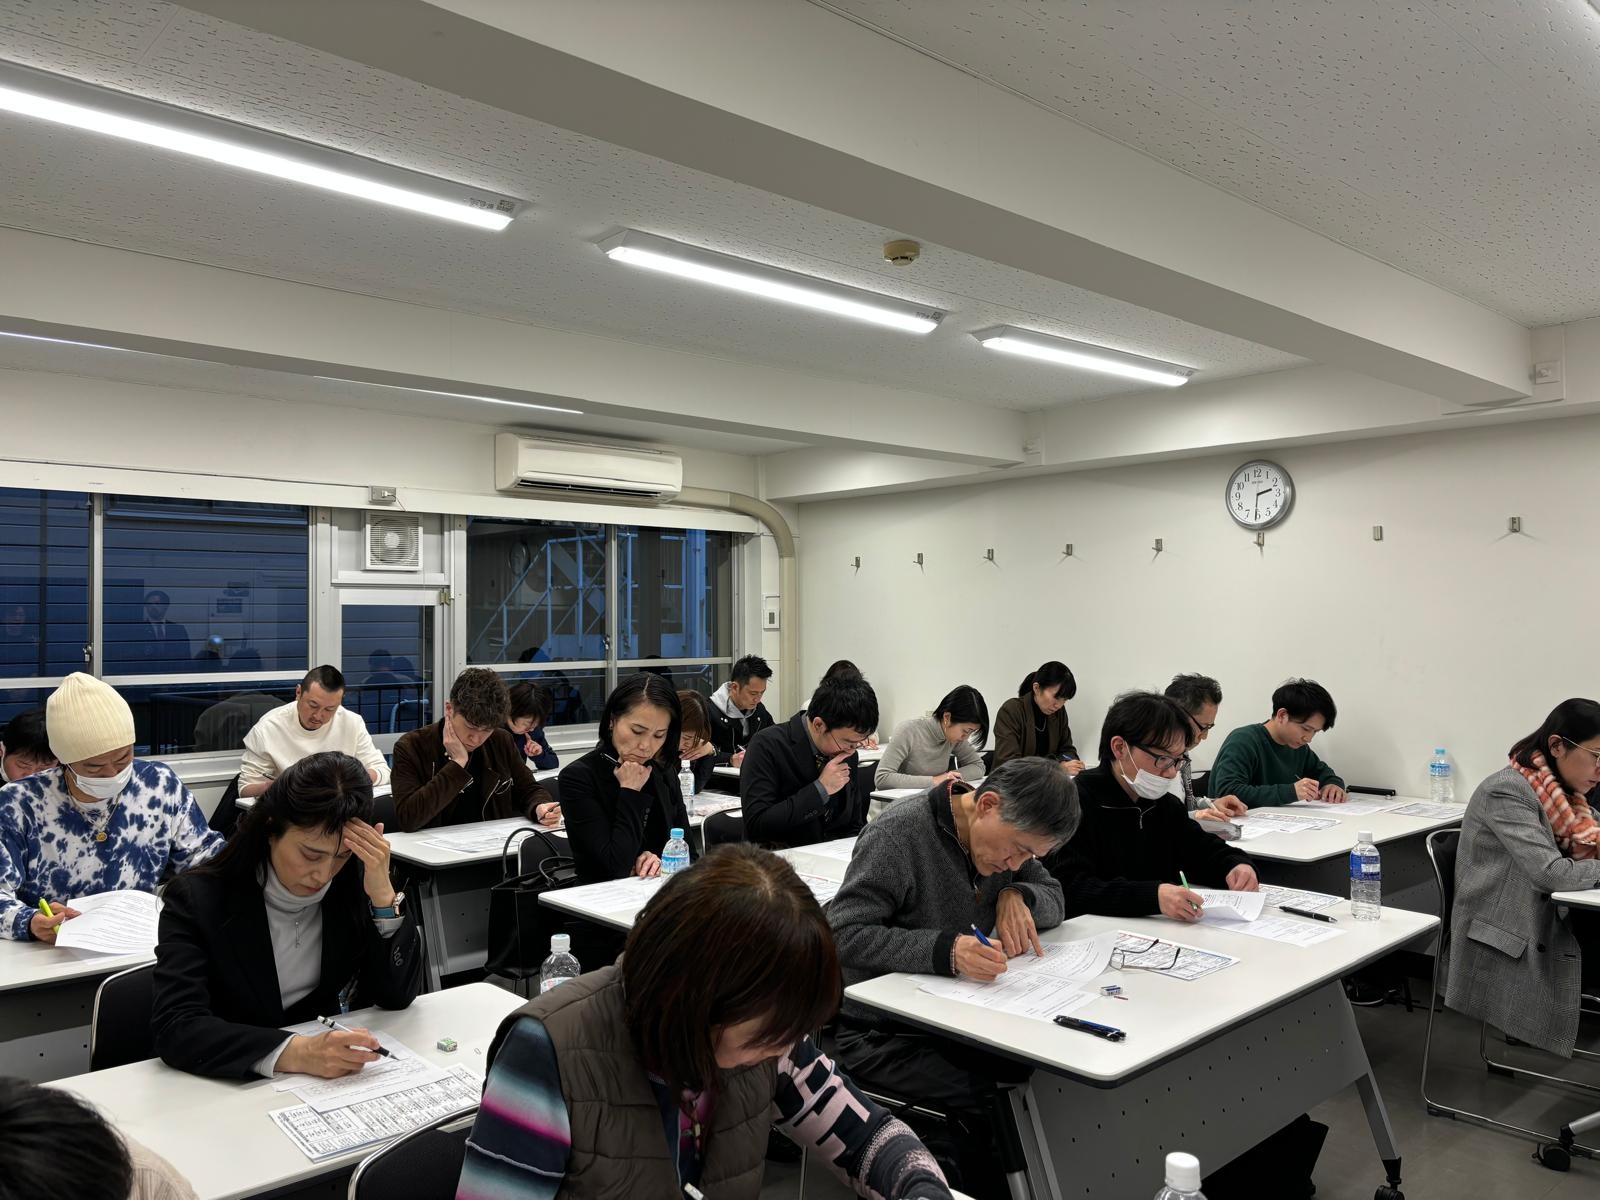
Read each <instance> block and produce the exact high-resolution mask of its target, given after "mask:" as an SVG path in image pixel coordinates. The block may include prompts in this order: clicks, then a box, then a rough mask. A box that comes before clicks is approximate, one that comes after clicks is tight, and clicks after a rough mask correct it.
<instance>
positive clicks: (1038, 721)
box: [993, 661, 1083, 775]
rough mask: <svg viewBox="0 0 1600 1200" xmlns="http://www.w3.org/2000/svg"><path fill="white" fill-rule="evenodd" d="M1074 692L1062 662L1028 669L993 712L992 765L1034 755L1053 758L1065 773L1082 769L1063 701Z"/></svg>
mask: <svg viewBox="0 0 1600 1200" xmlns="http://www.w3.org/2000/svg"><path fill="white" fill-rule="evenodd" d="M1077 694H1078V681H1077V680H1076V679H1074V678H1073V677H1072V672H1071V671H1070V670H1068V668H1067V664H1066V663H1062V662H1053V661H1052V662H1047V663H1045V664H1044V665H1042V666H1041V667H1040V668H1039V669H1038V670H1037V671H1029V672H1028V674H1027V676H1026V677H1025V678H1024V679H1023V681H1022V684H1021V686H1020V687H1018V688H1017V694H1016V695H1015V696H1013V697H1012V698H1011V699H1010V700H1007V701H1006V702H1005V703H1004V704H1002V705H1001V706H1000V711H999V712H998V713H997V714H996V715H995V721H994V763H993V765H994V766H996V767H998V766H999V765H1000V764H1001V763H1007V762H1010V761H1011V760H1012V759H1013V758H1030V757H1032V756H1034V755H1037V756H1039V757H1040V758H1050V759H1055V760H1056V761H1057V762H1059V763H1060V764H1061V769H1062V770H1063V771H1065V772H1066V773H1067V774H1068V775H1076V774H1077V773H1078V772H1079V771H1081V770H1083V760H1082V759H1081V758H1079V757H1078V748H1077V747H1076V746H1075V745H1073V742H1072V726H1071V725H1070V724H1069V723H1068V722H1067V701H1068V700H1071V699H1072V698H1073V697H1074V696H1076V695H1077Z"/></svg>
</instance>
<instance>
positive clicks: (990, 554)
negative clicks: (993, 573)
mask: <svg viewBox="0 0 1600 1200" xmlns="http://www.w3.org/2000/svg"><path fill="white" fill-rule="evenodd" d="M983 561H984V562H994V547H993V546H990V547H989V548H988V549H987V550H985V551H984V552H983ZM995 565H996V566H999V565H1000V564H999V563H995Z"/></svg>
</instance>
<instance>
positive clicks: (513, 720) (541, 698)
mask: <svg viewBox="0 0 1600 1200" xmlns="http://www.w3.org/2000/svg"><path fill="white" fill-rule="evenodd" d="M508 694H509V695H510V697H511V708H510V709H509V710H508V711H509V715H508V716H507V717H506V731H507V732H508V733H510V734H511V736H512V737H513V738H515V739H516V742H517V745H518V746H519V747H520V748H521V750H522V757H524V758H526V759H527V760H528V762H529V765H531V766H532V767H533V769H534V770H535V771H553V770H555V769H556V768H557V767H559V766H560V765H561V759H560V757H559V756H558V755H557V754H556V752H555V751H554V750H553V749H551V747H550V742H549V739H548V738H538V737H534V736H533V735H534V734H536V733H538V732H539V730H541V729H543V728H544V726H545V723H546V722H547V721H549V720H550V711H551V710H552V709H553V708H554V707H555V703H556V702H555V697H553V696H552V695H551V694H550V691H549V689H548V688H544V687H540V686H539V685H538V684H537V683H533V682H530V681H529V680H526V679H524V680H523V681H522V682H520V683H513V684H512V685H511V687H510V688H509V689H508Z"/></svg>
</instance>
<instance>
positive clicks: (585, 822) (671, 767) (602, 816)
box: [561, 672, 689, 883]
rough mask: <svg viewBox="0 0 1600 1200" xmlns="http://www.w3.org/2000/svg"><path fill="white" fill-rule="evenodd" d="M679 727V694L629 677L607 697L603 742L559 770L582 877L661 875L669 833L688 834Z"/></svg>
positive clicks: (651, 680) (653, 680)
mask: <svg viewBox="0 0 1600 1200" xmlns="http://www.w3.org/2000/svg"><path fill="white" fill-rule="evenodd" d="M681 726H682V715H681V710H680V709H679V707H678V693H677V692H675V691H673V690H672V684H670V683H669V682H667V681H666V680H665V679H663V678H662V677H661V676H659V675H652V674H649V673H648V672H641V673H640V674H638V675H630V676H628V677H627V678H626V679H624V680H623V681H622V682H621V683H619V684H618V685H617V687H616V690H615V691H613V692H612V693H611V695H610V696H608V697H606V706H605V710H604V711H603V712H602V713H601V714H600V742H599V744H598V745H596V746H595V748H594V749H593V750H591V751H589V753H587V754H585V755H584V756H583V757H582V758H580V759H577V760H575V761H573V762H571V763H568V764H567V765H566V766H565V767H563V768H562V769H561V811H562V813H563V814H564V815H565V817H566V822H567V841H568V842H569V843H570V844H571V846H572V857H573V861H574V862H575V863H576V864H577V868H578V879H579V880H580V881H581V882H583V883H601V882H603V881H605V880H608V879H625V878H627V877H628V876H630V875H637V876H640V877H642V878H647V879H648V878H651V877H653V876H656V875H659V874H661V848H662V847H663V846H665V845H666V843H667V837H668V834H669V831H670V830H672V829H682V830H683V831H684V832H685V833H687V832H688V829H689V814H688V813H687V812H685V811H684V807H683V791H682V789H680V788H679V786H678V751H679V736H680V734H681Z"/></svg>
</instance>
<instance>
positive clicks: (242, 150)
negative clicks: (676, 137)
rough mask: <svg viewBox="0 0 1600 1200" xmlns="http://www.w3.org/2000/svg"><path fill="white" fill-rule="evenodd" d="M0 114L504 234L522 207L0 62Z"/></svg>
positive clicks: (444, 181)
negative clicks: (184, 156)
mask: <svg viewBox="0 0 1600 1200" xmlns="http://www.w3.org/2000/svg"><path fill="white" fill-rule="evenodd" d="M0 112H10V113H16V114H17V115H18V116H24V117H34V118H36V119H38V120H41V121H50V122H53V123H54V124H57V125H69V126H71V127H73V128H74V129H85V130H88V131H89V132H91V133H100V134H105V135H106V136H108V137H114V138H120V139H122V140H123V141H127V142H137V143H139V144H140V145H144V146H154V147H156V148H158V149H161V150H171V151H174V152H176V153H178V154H188V155H192V156H193V157H195V158H203V159H207V160H209V161H210V162H215V163H221V164H222V165H223V166H229V167H237V168H239V169H240V170H244V171H254V172H256V173H257V174H261V175H272V176H275V177H276V178H279V179H286V180H289V181H290V182H293V183H303V184H305V185H307V186H308V187H315V188H321V189H323V190H324V191H329V192H338V193H340V194H341V195H345V196H354V197H356V198H357V199H361V200H371V201H373V202H374V203H377V204H387V205H390V206H392V207H394V208H403V209H408V210H410V211H411V212H416V213H422V214H424V215H426V216H430V217H441V218H443V219H444V220H447V221H459V222H461V223H463V224H466V225H473V226H476V227H478V228H480V229H504V228H505V227H506V226H507V225H509V224H510V223H511V219H512V218H513V217H515V216H516V215H517V213H518V211H519V210H520V209H521V208H522V207H523V202H522V201H520V200H517V199H515V198H514V197H511V196H504V195H501V194H500V193H498V192H490V191H486V190H484V189H482V188H476V187H470V186H468V185H466V184H461V183H454V182H452V181H450V180H447V179H439V178H436V177H435V176H432V175H424V174H422V173H421V172H418V171H408V170H406V169H405V168H404V167H395V166H391V165H389V164H388V163H381V162H378V161H377V160H376V159H371V158H363V157H361V156H359V155H355V154H347V153H345V152H344V151H343V150H334V149H331V148H329V147H327V146H318V145H316V144H314V143H312V142H303V141H300V140H299V139H298V138H291V137H284V136H283V135H281V134H276V133H269V132H268V131H266V130H264V129H256V128H254V127H252V126H249V125H240V124H237V123H236V122H233V121H228V120H224V119H223V118H221V117H212V116H208V115H207V114H205V113H199V112H194V111H192V110H190V109H186V108H178V107H176V106H175V105H171V104H163V103H161V102H160V101H156V100H146V99H144V98H143V97H140V96H133V95H129V94H128V93H126V92H115V91H112V90H110V89H109V88H102V87H97V86H95V85H94V84H89V83H83V82H82V81H80V80H76V79H69V78H67V77H66V76H63V75H52V74H50V73H49V72H46V71H35V70H33V69H32V68H31V67H24V66H20V65H18V64H16V63H10V62H4V61H0Z"/></svg>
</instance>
